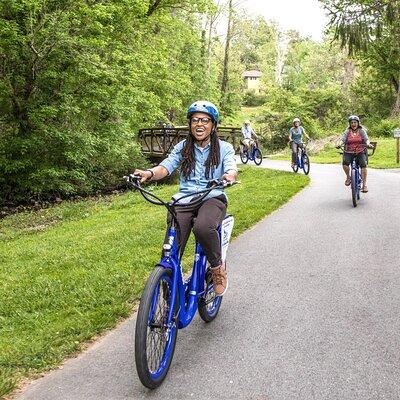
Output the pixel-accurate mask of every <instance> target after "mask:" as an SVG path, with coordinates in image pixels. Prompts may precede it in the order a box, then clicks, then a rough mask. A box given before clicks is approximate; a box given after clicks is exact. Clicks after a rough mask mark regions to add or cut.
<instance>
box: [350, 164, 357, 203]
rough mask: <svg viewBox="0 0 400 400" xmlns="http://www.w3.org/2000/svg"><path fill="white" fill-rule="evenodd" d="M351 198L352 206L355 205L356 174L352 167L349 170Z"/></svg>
mask: <svg viewBox="0 0 400 400" xmlns="http://www.w3.org/2000/svg"><path fill="white" fill-rule="evenodd" d="M351 199H352V201H353V207H357V176H356V171H355V170H354V169H352V170H351Z"/></svg>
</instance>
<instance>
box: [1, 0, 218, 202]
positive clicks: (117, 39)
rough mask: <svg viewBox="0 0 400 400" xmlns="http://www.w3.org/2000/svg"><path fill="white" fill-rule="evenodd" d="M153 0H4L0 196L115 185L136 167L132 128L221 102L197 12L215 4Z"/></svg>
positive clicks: (15, 198) (138, 161)
mask: <svg viewBox="0 0 400 400" xmlns="http://www.w3.org/2000/svg"><path fill="white" fill-rule="evenodd" d="M151 4H152V5H149V4H146V2H142V1H139V0H133V1H127V0H111V1H108V2H87V1H85V0H77V1H72V0H62V1H50V2H49V1H45V0H29V1H28V0H18V1H3V2H2V3H1V5H0V59H1V60H2V62H1V63H0V204H1V202H2V201H5V200H8V201H20V200H21V201H22V200H25V201H26V200H28V199H30V198H32V197H33V198H42V199H44V198H48V197H50V198H51V197H52V198H54V197H55V196H69V195H72V194H87V193H92V192H94V191H96V190H98V189H104V188H107V187H109V186H114V185H115V184H116V183H117V182H118V181H119V178H120V176H121V175H122V174H123V173H125V172H126V171H127V170H129V169H130V168H132V166H133V165H140V164H144V160H143V158H142V156H141V154H140V149H139V146H138V144H137V142H136V132H137V130H138V128H140V127H143V126H148V125H154V124H155V123H156V122H157V121H159V120H165V119H166V118H167V115H168V117H169V118H170V119H171V120H173V122H174V123H178V124H181V123H182V122H184V121H185V109H186V107H187V105H188V104H189V103H190V102H191V101H193V100H194V99H196V98H199V97H205V98H210V99H211V100H214V101H216V100H217V98H218V95H217V91H216V87H217V84H218V74H216V73H214V78H212V79H209V78H207V76H206V74H205V73H204V64H205V63H204V43H203V42H202V40H201V35H200V30H201V25H200V22H199V21H200V20H199V18H198V16H197V15H196V14H195V13H196V12H208V11H207V10H208V8H209V7H208V6H209V5H211V6H212V5H213V4H212V3H210V1H208V0H198V1H194V2H191V3H187V2H182V1H175V0H163V1H161V2H154V3H151ZM181 6H182V7H181ZM171 7H176V8H175V9H174V10H173V11H172V12H171ZM211 69H212V71H214V69H215V62H213V63H212V65H211Z"/></svg>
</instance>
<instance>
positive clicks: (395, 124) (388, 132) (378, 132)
mask: <svg viewBox="0 0 400 400" xmlns="http://www.w3.org/2000/svg"><path fill="white" fill-rule="evenodd" d="M396 128H400V119H398V118H397V119H396V118H388V119H383V120H381V121H379V122H377V123H376V124H373V123H371V125H370V126H369V129H368V134H369V135H370V136H371V135H372V136H378V137H393V131H394V130H395V129H396Z"/></svg>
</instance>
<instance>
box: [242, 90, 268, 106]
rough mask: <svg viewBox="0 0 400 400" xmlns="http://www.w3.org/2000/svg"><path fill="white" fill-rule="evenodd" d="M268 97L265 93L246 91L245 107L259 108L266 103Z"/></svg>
mask: <svg viewBox="0 0 400 400" xmlns="http://www.w3.org/2000/svg"><path fill="white" fill-rule="evenodd" d="M266 99H267V97H266V95H265V94H264V93H257V92H255V91H253V90H249V91H246V93H245V95H244V99H243V105H244V106H247V107H257V106H261V105H263V104H264V103H265V101H266Z"/></svg>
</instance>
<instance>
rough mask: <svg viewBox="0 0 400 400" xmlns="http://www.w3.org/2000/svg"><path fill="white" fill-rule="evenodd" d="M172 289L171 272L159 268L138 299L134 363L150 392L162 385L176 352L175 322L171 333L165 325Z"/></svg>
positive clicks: (176, 327)
mask: <svg viewBox="0 0 400 400" xmlns="http://www.w3.org/2000/svg"><path fill="white" fill-rule="evenodd" d="M171 287H172V271H171V270H169V269H165V268H163V267H161V266H158V267H156V268H155V269H154V270H153V272H152V273H151V275H150V277H149V278H148V280H147V283H146V286H145V288H144V290H143V293H142V296H141V299H140V305H139V310H138V313H137V319H136V328H135V361H136V370H137V373H138V376H139V379H140V381H141V382H142V384H143V385H144V386H145V387H147V388H149V389H155V388H157V387H158V386H160V385H161V383H162V382H163V380H164V379H165V377H166V375H167V372H168V369H169V367H170V365H171V361H172V358H173V355H174V351H175V344H176V337H177V334H178V326H177V323H176V320H175V322H174V324H173V325H172V327H170V329H168V327H167V325H166V324H165V318H166V316H167V315H168V311H169V309H170V306H171V301H172V298H171ZM177 300H178V299H177ZM177 309H178V301H176V302H175V311H176V310H177ZM150 325H151V326H150ZM157 346H158V348H157V349H153V347H157ZM160 349H161V350H160ZM157 357H159V360H158V359H157Z"/></svg>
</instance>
